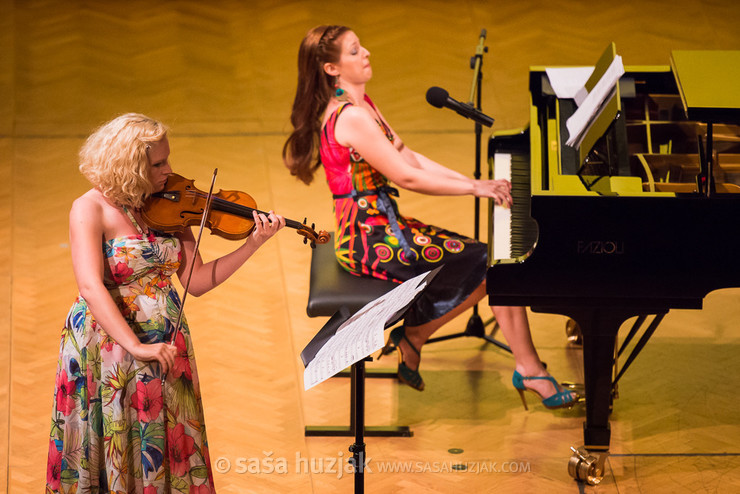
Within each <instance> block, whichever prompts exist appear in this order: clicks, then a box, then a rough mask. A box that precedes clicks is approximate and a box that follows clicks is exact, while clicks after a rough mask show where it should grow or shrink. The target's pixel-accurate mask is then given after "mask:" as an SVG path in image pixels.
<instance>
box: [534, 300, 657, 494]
mask: <svg viewBox="0 0 740 494" xmlns="http://www.w3.org/2000/svg"><path fill="white" fill-rule="evenodd" d="M532 310H533V311H535V312H546V313H555V314H563V315H565V316H568V317H570V318H572V319H574V320H575V321H576V323H578V325H579V326H580V327H581V331H582V333H583V367H584V384H585V393H586V422H585V423H584V424H583V443H584V445H583V446H582V447H580V448H578V449H577V450H576V449H575V448H571V449H572V450H573V452H574V454H573V456H572V457H571V459H570V461H569V462H568V471H569V473H570V475H571V476H572V477H573V478H574V479H576V480H580V481H583V482H587V483H588V484H591V485H596V484H598V483H600V482H601V480H602V479H603V476H604V464H605V462H606V458H607V456H608V455H609V441H610V439H611V429H610V427H609V415H610V413H611V408H612V371H613V369H614V350H615V346H616V339H617V333H618V332H619V328H620V326H621V325H622V323H624V321H626V320H627V319H629V318H630V317H634V316H637V315H640V314H643V313H644V311H643V310H642V309H635V308H625V307H532ZM648 313H650V312H649V311H648ZM653 313H654V312H653ZM594 455H596V456H594Z"/></svg>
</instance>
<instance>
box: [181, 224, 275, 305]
mask: <svg viewBox="0 0 740 494" xmlns="http://www.w3.org/2000/svg"><path fill="white" fill-rule="evenodd" d="M253 218H254V222H255V223H254V224H255V227H254V230H253V231H252V233H251V234H250V235H249V236H248V237H247V239H246V240H245V241H244V243H243V244H242V245H240V246H239V247H238V248H237V249H236V250H234V251H232V252H230V253H229V254H226V255H225V256H222V257H219V258H218V259H214V260H213V261H210V262H208V263H205V264H204V263H203V259H202V258H201V257H200V254H199V253H197V252H194V251H195V237H194V235H193V232H192V231H191V230H190V229H187V230H185V231H184V232H183V233H181V234H179V235H178V237H179V238H180V242H181V244H182V255H183V258H182V262H181V264H180V268H179V269H178V271H177V276H178V277H179V278H180V282H181V283H182V285H183V286H187V287H188V293H189V294H191V295H193V296H196V297H198V296H200V295H203V294H204V293H206V292H208V291H210V290H212V289H213V288H215V287H217V286H218V285H220V284H221V283H223V282H224V281H226V280H227V279H228V278H229V277H230V276H231V275H232V274H234V273H235V272H236V271H237V269H239V268H240V267H241V266H242V265H243V264H244V263H245V262H247V259H249V258H250V257H252V255H253V254H254V253H255V252H256V251H257V249H259V248H260V247H261V246H262V244H264V243H265V242H266V241H267V240H268V239H269V238H270V237H272V236H273V235H275V234H276V233H277V232H278V230H280V229H281V228H283V227H284V226H285V218H283V217H282V216H280V215H277V214H275V213H273V212H270V214H269V216H265V215H263V214H260V215H258V214H257V213H256V212H255V213H254V216H253ZM191 263H195V265H194V266H193V274H192V277H191V278H190V283H189V284H188V275H189V273H190V264H191Z"/></svg>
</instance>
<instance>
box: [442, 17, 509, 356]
mask: <svg viewBox="0 0 740 494" xmlns="http://www.w3.org/2000/svg"><path fill="white" fill-rule="evenodd" d="M485 43H486V30H485V29H481V32H480V36H479V38H478V46H477V47H476V49H475V55H473V56H472V57H470V68H471V69H473V85H472V87H471V89H470V99H469V100H468V104H469V105H471V106H475V108H476V109H477V110H478V111H480V110H481V106H482V101H483V96H482V94H481V82H482V81H483V71H482V70H481V67H482V66H483V54H484V53H488V47H487V46H485ZM474 99H475V100H476V102H475V104H473V100H474ZM482 132H483V126H482V125H481V124H480V122H477V121H476V122H475V169H474V171H473V177H474V178H475V179H476V180H480V177H481V170H480V162H481V141H482V139H481V134H482ZM474 199H475V201H474V207H475V211H474V218H475V226H474V230H473V231H474V234H473V237H474V238H475V239H476V240H479V239H480V198H479V197H475V198H474ZM491 323H495V325H494V331H493V332H495V330H496V329H497V328H498V323H496V318H495V317H492V318H491V319H489V320H488V321H486V322H485V323H484V322H483V319H481V317H480V315H479V314H478V304H475V305H474V306H473V314H472V315H471V316H470V319H468V323H467V325H466V327H465V332H464V333H458V334H451V335H446V336H439V337H436V338H431V339H429V341H428V343H432V342H435V341H443V340H449V339H452V338H457V337H458V336H475V337H477V338H483V339H484V340H486V341H487V342H489V343H492V344H494V345H496V346H497V347H499V348H501V349H503V350H506V351H507V352H509V353H511V348H509V346H508V345H506V344H504V343H501V342H500V341H497V340H496V339H494V338H493V336H489V335H487V334H486V332H485V327H486V326H487V325H489V324H491ZM493 332H492V333H493Z"/></svg>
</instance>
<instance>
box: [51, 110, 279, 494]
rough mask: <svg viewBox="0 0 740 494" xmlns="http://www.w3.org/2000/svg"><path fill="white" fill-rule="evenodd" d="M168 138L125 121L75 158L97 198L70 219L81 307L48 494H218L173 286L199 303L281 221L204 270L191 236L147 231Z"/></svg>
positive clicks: (73, 325) (86, 198)
mask: <svg viewBox="0 0 740 494" xmlns="http://www.w3.org/2000/svg"><path fill="white" fill-rule="evenodd" d="M167 130H168V129H167V127H165V126H164V125H163V124H162V123H160V122H158V121H156V120H153V119H151V118H149V117H147V116H144V115H140V114H134V113H129V114H125V115H121V116H119V117H118V118H115V119H114V120H112V121H110V122H108V123H106V124H104V125H103V126H101V127H100V128H99V129H97V130H96V131H95V132H94V133H93V134H92V135H91V136H90V137H89V138H88V139H87V141H86V142H85V144H84V145H83V147H82V149H81V150H80V171H81V172H82V174H83V175H84V176H85V177H86V178H87V179H88V180H89V181H90V182H91V184H92V185H93V188H92V189H90V190H89V191H87V192H86V193H85V194H83V195H82V196H81V197H79V198H78V199H76V200H75V201H74V203H73V205H72V209H71V211H70V215H69V229H70V246H71V252H72V267H73V270H74V274H75V279H76V280H77V286H78V289H79V296H78V297H77V299H76V300H75V302H74V304H73V305H72V308H71V309H70V311H69V314H68V315H67V319H66V323H65V325H64V329H63V330H62V340H61V344H60V351H59V360H58V368H57V375H56V386H55V392H54V406H53V412H52V429H51V435H50V438H49V456H48V468H47V492H61V491H64V492H71V491H72V490H75V491H77V492H90V491H92V490H94V491H96V492H109V491H110V492H143V493H147V494H150V493H164V492H169V491H168V490H167V489H169V488H170V487H171V486H178V487H177V488H178V490H189V489H191V488H192V490H190V492H193V491H195V490H197V492H214V487H213V476H212V472H211V464H210V459H209V452H208V442H207V440H206V429H205V424H204V420H203V407H202V403H201V394H200V388H199V383H198V374H197V369H196V366H195V357H194V353H193V347H192V343H191V339H190V331H189V328H188V325H187V322H186V320H185V319H184V318H182V319H180V325H179V327H178V328H175V322H176V320H178V319H179V317H178V316H180V315H181V314H179V311H180V308H181V301H180V298H179V296H178V293H177V291H176V289H175V288H174V286H173V285H172V281H171V277H172V275H174V274H177V276H178V277H179V279H180V282H181V283H182V284H183V285H184V286H187V287H188V293H190V294H192V295H194V296H198V295H201V294H204V293H206V292H208V291H209V290H211V289H213V288H214V287H216V286H217V285H219V284H220V283H222V282H223V281H225V280H226V279H227V278H229V277H230V276H231V275H232V274H234V273H235V272H236V271H237V269H238V268H239V267H240V266H242V265H243V264H244V263H245V262H246V261H247V259H249V258H250V257H251V256H252V254H254V252H255V251H256V250H257V249H259V248H260V247H261V246H262V244H264V243H265V241H267V240H268V239H269V238H270V237H272V236H273V235H275V233H277V232H278V230H280V229H281V228H283V226H284V225H285V221H284V219H283V218H282V217H281V216H279V215H277V214H274V213H269V215H264V214H257V213H254V222H255V228H254V230H253V232H252V234H251V235H250V236H248V237H247V239H246V240H245V241H244V243H242V244H241V245H240V246H239V247H237V248H236V249H235V250H234V251H233V252H231V253H229V254H227V255H225V256H223V257H221V258H219V259H216V260H214V261H211V262H208V263H204V262H203V260H202V259H201V257H200V254H199V253H198V252H197V251H196V248H195V247H196V241H195V237H194V235H193V233H192V232H191V230H190V229H189V228H186V229H184V230H183V231H181V232H179V233H175V234H172V235H170V234H162V233H159V232H156V231H153V230H151V229H150V228H149V227H148V226H147V224H146V223H145V222H144V221H143V219H142V217H141V215H140V214H139V208H141V206H142V205H143V203H144V200H145V199H146V198H147V197H148V196H149V195H151V194H152V193H154V192H157V191H160V190H162V189H163V188H164V186H165V184H166V182H167V177H168V175H169V174H170V173H172V169H171V167H170V162H169V154H170V146H169V142H168V139H167ZM173 335H176V336H175V339H174V344H170V343H171V340H172V338H173ZM164 376H166V379H165V380H163V377H164Z"/></svg>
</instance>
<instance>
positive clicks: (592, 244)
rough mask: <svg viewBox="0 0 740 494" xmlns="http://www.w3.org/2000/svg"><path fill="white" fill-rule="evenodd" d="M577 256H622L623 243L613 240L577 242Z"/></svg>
mask: <svg viewBox="0 0 740 494" xmlns="http://www.w3.org/2000/svg"><path fill="white" fill-rule="evenodd" d="M578 253H579V254H606V255H621V254H624V242H622V241H613V240H579V241H578Z"/></svg>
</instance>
